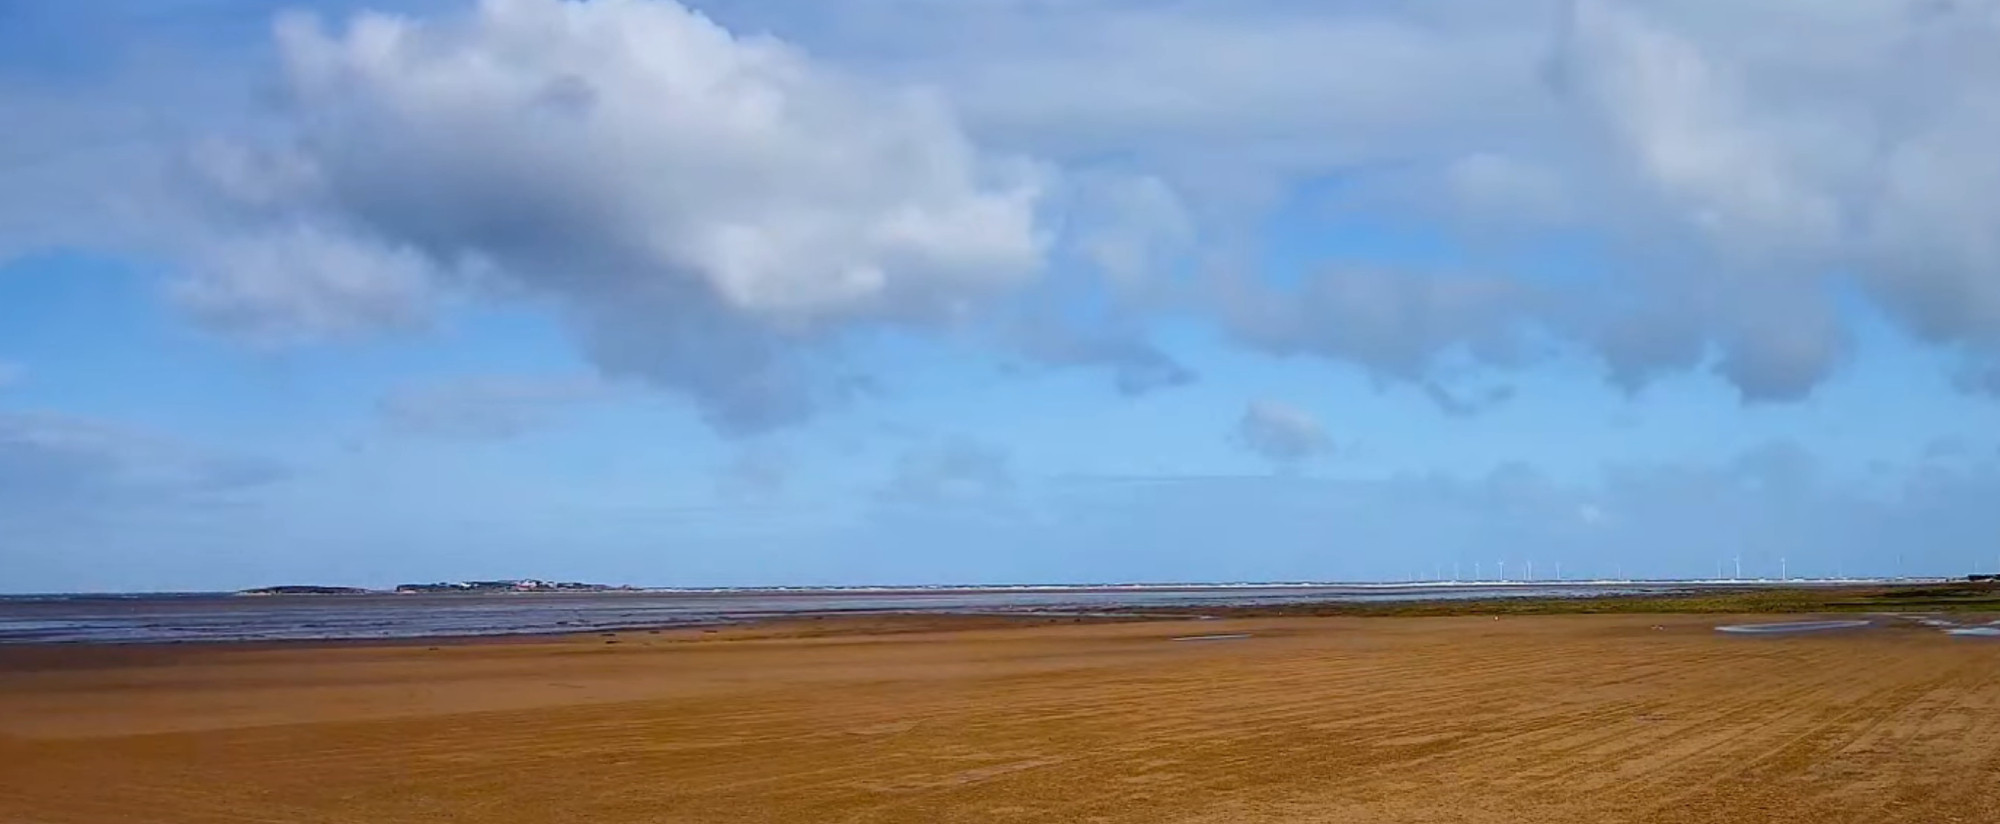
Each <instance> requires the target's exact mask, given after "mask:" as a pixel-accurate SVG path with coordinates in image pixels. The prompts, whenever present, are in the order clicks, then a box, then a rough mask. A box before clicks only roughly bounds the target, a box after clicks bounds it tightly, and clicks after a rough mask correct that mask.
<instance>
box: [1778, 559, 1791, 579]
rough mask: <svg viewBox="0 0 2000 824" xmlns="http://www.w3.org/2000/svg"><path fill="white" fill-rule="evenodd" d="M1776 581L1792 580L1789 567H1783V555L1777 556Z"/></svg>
mask: <svg viewBox="0 0 2000 824" xmlns="http://www.w3.org/2000/svg"><path fill="white" fill-rule="evenodd" d="M1778 580H1780V581H1789V580H1792V573H1791V567H1788V566H1786V565H1785V556H1783V555H1780V556H1778Z"/></svg>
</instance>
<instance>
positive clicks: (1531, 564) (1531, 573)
mask: <svg viewBox="0 0 2000 824" xmlns="http://www.w3.org/2000/svg"><path fill="white" fill-rule="evenodd" d="M1521 580H1523V581H1532V580H1535V559H1533V558H1529V559H1528V577H1526V578H1522V579H1521Z"/></svg>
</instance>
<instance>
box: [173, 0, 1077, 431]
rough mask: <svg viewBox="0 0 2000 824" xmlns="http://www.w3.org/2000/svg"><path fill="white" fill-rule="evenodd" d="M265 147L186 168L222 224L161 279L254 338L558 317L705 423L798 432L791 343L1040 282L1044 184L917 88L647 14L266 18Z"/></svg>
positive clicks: (547, 8)
mask: <svg viewBox="0 0 2000 824" xmlns="http://www.w3.org/2000/svg"><path fill="white" fill-rule="evenodd" d="M277 47H278V53H279V55H280V57H281V58H282V61H283V65H284V79H285V86H284V88H285V100H286V104H285V107H284V109H283V113H282V115H281V118H280V123H279V128H278V129H277V131H279V132H280V133H281V134H282V135H283V137H284V139H282V140H274V141H265V142H260V143H252V144H240V145H225V146H224V147H222V148H219V149H215V150H213V151H211V152H209V153H208V156H209V158H210V159H209V160H208V161H207V162H205V163H202V164H198V166H197V170H198V171H199V172H200V173H201V177H202V178H203V179H204V180H206V181H207V182H208V183H209V184H210V185H209V193H210V195H211V196H212V197H213V199H214V202H215V204H216V205H215V209H216V211H217V212H218V213H219V214H221V215H224V216H225V217H226V218H227V219H228V221H229V223H230V225H231V226H232V229H231V231H230V232H227V233H224V234H222V235H221V236H220V239H219V240H218V241H216V243H215V244H214V245H213V247H212V248H210V249H208V250H205V254H203V255H198V256H197V257H196V258H195V259H194V260H193V261H191V265H192V267H193V269H192V274H191V276H190V278H189V280H187V281H185V282H184V283H183V284H182V286H181V288H180V289H179V294H180V296H181V297H182V299H183V300H184V302H187V303H189V304H190V305H191V306H193V307H194V308H195V309H196V310H197V311H198V312H199V313H200V314H201V315H202V316H204V317H208V318H211V319H215V320H217V321H218V322H220V323H221V324H223V325H225V326H230V327H242V328H248V329H250V330H251V331H253V332H257V333H261V334H266V335H271V334H280V333H283V332H296V333H300V334H313V333H324V332H330V331H342V330H344V329H346V328H348V327H360V326H369V325H384V324H398V323H404V322H408V321H409V320H411V319H412V318H415V317H420V313H421V311H422V308H423V305H424V303H423V298H424V296H425V293H426V292H428V291H431V290H433V289H437V288H440V287H455V288H461V289H474V290H478V291H482V292H486V293H498V294H506V295H526V296H530V297H533V298H538V299H543V300H549V301H552V302H554V303H555V304H556V305H558V306H560V307H562V311H564V312H565V313H566V315H567V317H568V318H569V319H570V320H571V321H572V322H573V323H574V325H575V326H576V327H577V328H578V329H579V331H580V334H581V335H582V336H583V337H584V338H585V340H586V346H587V348H588V350H589V351H590V352H591V353H592V354H593V356H594V357H596V358H597V360H598V361H599V362H600V363H601V364H603V365H604V366H605V367H606V368H607V369H608V370H610V371H613V372H617V373H621V374H629V375H633V376H637V377H640V378H644V379H647V380H652V381H657V382H659V383H661V384H664V385H667V386H670V387H672V388H675V389H680V390H685V391H687V392H689V393H692V394H693V395H694V396H695V397H696V398H697V399H699V400H700V401H702V402H703V403H704V404H705V405H706V408H707V409H708V411H709V412H710V413H711V415H712V416H713V417H715V418H717V419H718V423H720V424H722V425H724V426H725V427H735V428H743V429H756V428H762V427H766V426H770V425H775V424H777V423H781V422H784V421H786V420H789V419H792V418H795V417H797V416H799V415H801V414H804V412H805V411H807V409H808V408H809V407H810V406H811V405H812V403H813V402H814V401H815V400H817V399H819V398H816V397H815V395H814V390H813V389H812V388H811V387H799V386H796V385H795V384H796V383H797V380H796V378H797V376H796V375H793V374H791V371H792V370H793V369H794V368H795V367H794V366H793V365H792V364H791V363H790V357H791V355H790V352H789V349H790V348H791V347H790V345H791V344H793V343H795V342H798V341H802V340H818V339H822V338H824V337H825V336H828V335H829V334H830V332H831V330H835V329H837V328H838V326H839V325H840V324H843V323H851V322H914V321H928V320H937V319H949V318H950V317H952V316H953V315H955V314H957V313H960V312H962V311H964V309H965V305H966V302H967V301H969V300H974V299H976V298H978V297H979V296H981V295H985V294H990V293H992V292H994V291H997V290H1002V289H1005V288H1007V287H1010V286H1013V285H1016V284H1018V283H1020V282H1022V281H1024V280H1025V279H1028V278H1030V277H1032V276H1034V275H1035V274H1036V273H1037V272H1038V270H1039V266H1040V263H1041V257H1042V254H1043V251H1044V246H1045V239H1044V237H1043V236H1042V234H1041V232H1040V230H1039V229H1038V227H1037V225H1036V207H1037V203H1038V201H1039V199H1040V197H1041V192H1042V186H1043V184H1042V182H1041V181H1040V179H1039V176H1038V171H1037V170H1036V168H1035V167H1034V166H1033V164H1030V163H1028V162H1026V161H1021V160H1015V159H1009V158H1006V157H1000V156H994V155H990V154H987V153H984V152H982V151H980V150H979V149H978V148H977V147H976V146H974V145H973V144H972V143H971V141H970V140H968V139H967V137H966V136H965V135H964V133H963V132H962V131H961V130H960V128H959V127H958V125H957V124H956V123H955V122H954V121H953V119H952V116H951V114H950V112H949V110H948V108H947V107H946V106H945V105H944V104H943V103H942V102H941V101H940V100H938V99H937V98H936V97H934V96H932V95H929V94H926V93H924V92H923V91H921V90H920V89H916V88H913V87H901V86H884V85H880V84H870V83H867V82H864V81H861V80H859V79H856V78H852V77H848V76H846V75H844V74H843V73H842V72H841V71H839V70H838V69H837V68H835V67H832V66H829V65H825V64H823V63H819V62H815V61H814V60H812V59H810V58H809V57H807V56H806V55H805V54H803V53H802V52H800V51H799V50H797V49H795V48H792V47H791V46H788V45H786V44H784V43H782V42H779V41H777V40H774V39H771V38H768V37H756V36H737V35H735V34H733V33H731V32H729V31H728V30H726V29H724V28H722V27H720V26H718V25H717V24H715V23H714V22H712V21H711V20H709V19H708V18H707V17H704V16H703V15H701V14H700V13H698V12H695V11H692V10H690V9H688V8H685V7H683V6H681V5H679V4H677V3H673V2H670V0H600V1H599V2H592V3H566V2H559V0H485V1H484V2H481V3H479V4H478V5H477V6H476V8H475V9H473V10H472V11H471V12H470V13H469V14H465V15H459V16H452V15H443V16H439V17H436V18H414V17H399V16H393V15H386V14H362V15H359V16H357V17H356V18H354V19H353V20H351V21H349V22H348V23H347V24H346V25H345V26H342V27H338V28H334V29H329V28H328V27H327V26H325V25H324V24H323V23H322V22H320V21H318V20H316V19H314V18H311V17H307V16H299V15H293V16H287V17H284V18H283V19H281V21H280V23H279V25H278V28H277Z"/></svg>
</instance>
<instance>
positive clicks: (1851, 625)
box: [1715, 620, 1874, 635]
mask: <svg viewBox="0 0 2000 824" xmlns="http://www.w3.org/2000/svg"><path fill="white" fill-rule="evenodd" d="M1873 624H1874V622H1872V621H1865V620H1853V621H1786V622H1784V623H1778V624H1730V625H1728V626H1720V627H1716V628H1715V629H1716V631H1717V632H1730V633H1736V634H1739V635H1782V634H1786V633H1794V632H1826V631H1828V630H1836V629H1860V628H1861V627H1866V626H1872V625H1873Z"/></svg>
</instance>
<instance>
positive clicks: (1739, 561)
mask: <svg viewBox="0 0 2000 824" xmlns="http://www.w3.org/2000/svg"><path fill="white" fill-rule="evenodd" d="M1730 580H1732V581H1741V580H1743V556H1741V555H1738V556H1736V577H1734V578H1731V579H1730Z"/></svg>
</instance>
